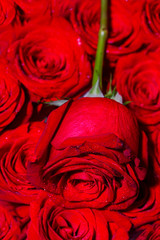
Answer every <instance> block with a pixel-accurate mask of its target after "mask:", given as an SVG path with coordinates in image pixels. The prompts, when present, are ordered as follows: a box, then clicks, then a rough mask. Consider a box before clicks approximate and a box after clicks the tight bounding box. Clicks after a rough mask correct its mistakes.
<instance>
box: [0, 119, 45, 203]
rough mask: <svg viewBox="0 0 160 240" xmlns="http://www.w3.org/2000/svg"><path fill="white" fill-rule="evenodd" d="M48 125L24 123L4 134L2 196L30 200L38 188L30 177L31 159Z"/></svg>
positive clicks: (0, 154) (0, 156)
mask: <svg viewBox="0 0 160 240" xmlns="http://www.w3.org/2000/svg"><path fill="white" fill-rule="evenodd" d="M43 128H44V123H43V122H40V123H38V122H36V123H32V124H24V125H21V126H20V127H18V128H16V129H14V130H9V131H5V132H4V134H2V135H1V136H0V142H1V146H0V168H1V172H0V199H1V200H6V201H10V202H15V203H16V202H17V203H27V204H28V203H30V201H31V200H32V199H33V198H34V197H35V196H36V194H37V190H36V189H35V187H34V186H33V185H32V184H31V183H30V182H29V180H28V177H27V163H28V161H32V160H33V159H34V148H35V145H36V143H37V142H38V139H39V137H40V135H41V133H42V130H43Z"/></svg>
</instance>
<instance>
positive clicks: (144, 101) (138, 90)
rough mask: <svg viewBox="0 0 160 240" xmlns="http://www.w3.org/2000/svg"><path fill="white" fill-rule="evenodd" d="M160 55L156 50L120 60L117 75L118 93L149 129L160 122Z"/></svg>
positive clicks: (115, 80)
mask: <svg viewBox="0 0 160 240" xmlns="http://www.w3.org/2000/svg"><path fill="white" fill-rule="evenodd" d="M159 53H160V49H159V48H156V47H154V48H150V49H149V50H145V51H142V52H140V53H134V54H131V55H129V56H125V57H123V58H121V59H120V60H119V62H118V64H117V66H116V70H115V76H114V84H115V85H116V87H117V91H118V92H119V93H120V94H121V95H122V97H123V100H124V101H130V103H129V104H128V105H127V106H128V107H129V108H131V109H132V110H133V112H134V113H135V115H136V117H137V118H138V120H139V121H140V122H142V123H143V124H144V125H147V127H148V125H149V126H151V125H155V124H157V123H159V121H160V107H159V105H160V97H159V91H160V82H159V78H160V70H159V69H160V68H159Z"/></svg>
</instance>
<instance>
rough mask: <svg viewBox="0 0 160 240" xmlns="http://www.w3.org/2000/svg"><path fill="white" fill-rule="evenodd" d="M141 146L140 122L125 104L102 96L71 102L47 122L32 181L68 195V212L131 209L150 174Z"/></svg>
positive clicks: (30, 169)
mask: <svg viewBox="0 0 160 240" xmlns="http://www.w3.org/2000/svg"><path fill="white" fill-rule="evenodd" d="M70 104H71V105H70ZM69 105H70V106H69ZM126 122H127V125H126ZM139 144H140V142H139V129H138V125H137V122H136V120H135V118H134V117H133V115H132V113H131V112H130V111H129V110H127V108H126V107H124V106H123V105H121V104H119V103H117V102H115V101H113V100H109V99H102V98H92V99H91V98H83V99H80V100H77V101H75V102H73V103H70V102H68V103H67V104H65V105H63V106H62V107H60V108H59V109H57V110H56V111H53V112H52V113H51V114H50V116H49V118H48V122H47V125H46V129H45V130H44V132H43V134H42V137H41V139H40V141H39V143H38V144H37V147H36V153H35V154H36V156H37V161H35V162H33V163H29V166H28V174H29V176H30V177H31V179H30V181H31V182H32V183H33V184H34V185H35V186H37V187H40V188H43V189H45V190H46V191H48V192H50V193H54V194H57V195H61V196H63V205H64V206H65V207H68V208H77V207H91V208H102V207H107V208H108V209H116V210H120V209H121V210H123V209H126V208H128V207H129V206H130V205H132V203H133V202H134V201H135V200H136V199H137V197H138V194H139V180H143V179H144V177H145V173H146V170H145V169H144V168H143V164H144V163H143V161H140V160H139V159H138V158H137V156H136V154H138V147H139ZM146 151H147V148H145V150H144V152H145V153H146ZM142 152H143V151H142Z"/></svg>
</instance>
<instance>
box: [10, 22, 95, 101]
mask: <svg viewBox="0 0 160 240" xmlns="http://www.w3.org/2000/svg"><path fill="white" fill-rule="evenodd" d="M16 30H17V29H16ZM16 34H17V40H15V41H13V43H12V44H11V46H10V47H9V48H8V55H7V59H8V62H9V67H10V68H11V71H12V72H13V74H14V75H15V77H16V78H17V79H18V80H19V81H20V82H21V83H22V84H23V85H24V86H25V87H26V88H27V90H28V91H29V94H30V95H31V96H32V100H33V101H39V100H41V101H44V100H45V101H50V100H53V99H54V100H57V98H58V99H59V98H66V97H71V96H76V95H78V94H82V93H83V92H84V91H85V90H86V89H88V87H89V85H90V82H91V66H90V62H89V61H88V58H87V55H86V54H85V52H84V49H83V45H82V43H81V39H80V38H79V37H78V36H77V34H76V33H75V32H74V31H73V29H72V27H71V26H70V24H69V23H68V22H67V21H66V20H65V19H63V18H54V19H53V21H52V23H50V25H47V26H46V25H43V24H41V25H40V26H39V25H34V24H33V25H32V24H31V25H30V24H28V25H27V26H26V27H24V28H22V29H18V30H17V32H16Z"/></svg>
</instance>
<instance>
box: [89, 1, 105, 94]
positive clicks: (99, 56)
mask: <svg viewBox="0 0 160 240" xmlns="http://www.w3.org/2000/svg"><path fill="white" fill-rule="evenodd" d="M107 11H108V0H101V18H100V29H99V34H98V45H97V51H96V58H95V66H94V72H93V79H92V88H91V90H90V93H91V94H92V93H97V94H98V93H99V91H100V88H102V71H103V59H104V53H105V47H106V40H107V37H108V30H107V25H108V24H107ZM97 83H99V84H97ZM99 87H100V88H99ZM95 88H96V89H95Z"/></svg>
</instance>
